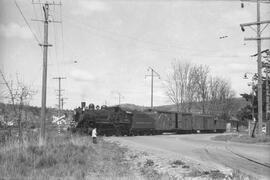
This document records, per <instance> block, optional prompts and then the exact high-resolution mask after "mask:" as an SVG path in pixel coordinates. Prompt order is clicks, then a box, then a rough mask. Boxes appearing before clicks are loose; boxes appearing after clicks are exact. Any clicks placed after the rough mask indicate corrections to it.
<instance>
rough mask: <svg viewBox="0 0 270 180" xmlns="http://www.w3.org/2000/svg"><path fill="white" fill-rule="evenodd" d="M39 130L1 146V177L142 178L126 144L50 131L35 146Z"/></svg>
mask: <svg viewBox="0 0 270 180" xmlns="http://www.w3.org/2000/svg"><path fill="white" fill-rule="evenodd" d="M37 140H38V134H33V133H31V136H28V137H27V136H26V137H25V138H24V143H23V144H22V146H21V148H19V145H18V142H17V141H16V140H9V141H7V142H5V143H2V144H1V146H0V175H1V177H0V179H20V180H21V179H144V177H143V176H141V175H138V173H136V172H134V170H133V169H132V167H131V164H130V162H128V161H127V160H126V158H125V153H126V151H127V149H126V148H121V147H119V146H117V145H116V144H114V143H108V142H105V141H103V140H102V138H100V139H99V143H98V144H92V141H91V138H90V137H89V136H80V135H73V134H69V133H65V134H62V135H58V134H56V133H55V132H54V133H50V137H48V139H47V145H46V146H44V147H39V146H38V141H37Z"/></svg>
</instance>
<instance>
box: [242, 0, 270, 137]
mask: <svg viewBox="0 0 270 180" xmlns="http://www.w3.org/2000/svg"><path fill="white" fill-rule="evenodd" d="M242 1H244V0H242ZM245 1H247V2H251V1H250V0H245ZM262 2H263V1H262ZM256 3H257V21H256V22H252V23H245V24H240V27H241V29H242V31H245V29H244V27H250V26H254V25H256V26H257V37H255V38H245V39H244V40H245V41H249V40H256V41H257V54H258V56H257V57H258V58H257V70H258V83H257V89H258V130H259V136H260V135H262V119H263V116H262V115H263V110H262V55H261V41H262V40H270V37H261V33H262V32H261V25H262V24H266V25H268V24H269V23H270V20H267V21H261V17H260V4H261V0H257V1H256ZM242 7H243V6H242Z"/></svg>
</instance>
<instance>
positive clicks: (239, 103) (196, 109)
mask: <svg viewBox="0 0 270 180" xmlns="http://www.w3.org/2000/svg"><path fill="white" fill-rule="evenodd" d="M233 104H234V106H235V107H234V108H233V111H232V114H233V115H236V113H237V112H238V110H240V109H241V108H242V107H245V106H246V105H248V104H250V102H247V101H246V100H245V99H244V98H241V97H239V98H234V99H233ZM120 107H122V108H124V109H128V110H136V111H145V110H148V109H150V107H147V106H139V105H135V104H121V105H120ZM200 107H201V105H200V103H197V102H196V103H193V104H192V109H191V112H193V113H201V108H200ZM154 109H155V110H159V111H177V108H176V105H174V104H169V105H162V106H155V107H154Z"/></svg>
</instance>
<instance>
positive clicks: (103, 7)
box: [73, 0, 110, 16]
mask: <svg viewBox="0 0 270 180" xmlns="http://www.w3.org/2000/svg"><path fill="white" fill-rule="evenodd" d="M78 4H79V7H78V8H77V9H76V10H74V11H73V14H75V15H84V16H87V15H89V14H91V13H93V12H105V11H108V10H109V9H110V8H109V6H108V5H107V4H106V3H105V2H101V1H87V0H81V1H79V2H78Z"/></svg>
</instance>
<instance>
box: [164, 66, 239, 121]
mask: <svg viewBox="0 0 270 180" xmlns="http://www.w3.org/2000/svg"><path fill="white" fill-rule="evenodd" d="M171 68H172V69H171V70H172V71H171V73H169V75H168V77H167V80H166V85H167V91H166V94H167V96H168V97H169V99H170V100H171V101H172V102H173V103H174V104H175V105H176V107H177V110H178V111H181V112H191V111H192V108H193V106H194V104H196V106H199V109H200V111H201V113H204V114H205V113H207V114H219V115H226V116H229V115H230V113H231V111H232V110H233V109H234V108H235V106H234V101H233V98H234V97H235V92H234V91H233V90H232V88H231V85H230V83H229V82H228V81H227V80H225V79H223V78H220V77H216V76H211V75H210V68H209V67H208V66H206V65H196V64H191V63H187V62H185V63H183V62H180V61H175V62H173V63H172V66H171ZM197 108H198V107H197Z"/></svg>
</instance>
